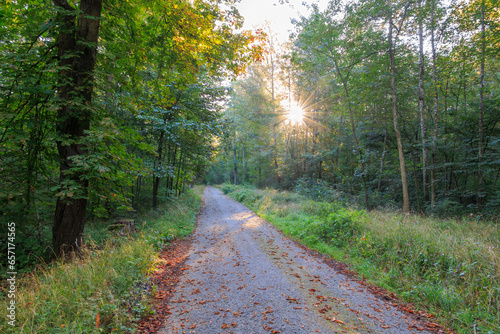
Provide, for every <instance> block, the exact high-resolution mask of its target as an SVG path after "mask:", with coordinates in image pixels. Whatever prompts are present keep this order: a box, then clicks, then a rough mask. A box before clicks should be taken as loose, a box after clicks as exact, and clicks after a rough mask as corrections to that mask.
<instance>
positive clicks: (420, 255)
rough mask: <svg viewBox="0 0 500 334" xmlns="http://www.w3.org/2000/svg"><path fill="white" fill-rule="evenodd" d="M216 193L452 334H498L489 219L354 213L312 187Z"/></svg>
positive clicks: (496, 239) (498, 286)
mask: <svg viewBox="0 0 500 334" xmlns="http://www.w3.org/2000/svg"><path fill="white" fill-rule="evenodd" d="M221 189H222V190H223V191H224V193H226V194H228V195H229V196H231V197H232V198H234V199H236V200H237V201H239V202H242V203H244V204H245V205H247V206H249V207H250V208H251V209H252V210H254V211H255V212H256V213H257V214H259V215H260V216H262V217H263V218H265V219H266V220H267V221H269V222H271V223H272V224H273V225H275V226H276V227H277V228H279V229H280V230H281V231H283V232H284V233H285V234H286V235H287V236H289V237H292V238H293V239H295V240H298V241H300V242H301V243H303V244H305V245H307V246H308V247H310V248H312V249H315V250H317V251H319V252H321V253H324V254H327V255H329V256H331V257H333V258H334V259H336V260H339V261H342V262H344V263H348V264H350V265H351V267H352V269H353V270H354V271H356V272H357V273H358V274H359V275H360V277H361V275H363V276H364V277H365V278H366V279H367V280H369V281H371V282H372V283H374V284H376V285H379V286H381V287H383V288H386V289H388V290H390V291H393V292H395V293H396V294H397V295H398V296H400V297H401V298H402V299H403V300H404V301H407V302H412V303H413V304H415V305H416V306H417V307H422V308H426V309H428V310H430V311H431V312H433V313H434V314H436V315H437V316H438V318H440V319H441V320H442V322H444V324H445V325H448V326H450V327H451V328H453V329H454V330H456V331H457V332H458V333H498V328H500V312H499V307H500V280H499V278H500V254H499V246H500V228H499V227H498V224H495V222H487V221H481V220H478V219H476V217H475V216H470V217H467V218H462V219H459V220H458V219H457V220H453V219H438V218H432V217H422V216H419V215H413V214H410V215H404V214H402V213H399V212H394V210H386V211H384V210H377V211H365V210H357V209H355V208H353V207H351V206H349V205H348V204H346V203H345V202H342V201H324V200H321V199H318V198H317V196H319V195H321V194H323V195H326V193H325V192H314V189H309V190H308V191H304V189H298V190H299V191H300V192H301V193H298V192H286V191H278V190H271V189H266V190H258V189H255V188H251V187H245V186H235V185H229V184H224V185H222V186H221ZM301 190H302V191H301ZM315 196H316V198H314V197H315Z"/></svg>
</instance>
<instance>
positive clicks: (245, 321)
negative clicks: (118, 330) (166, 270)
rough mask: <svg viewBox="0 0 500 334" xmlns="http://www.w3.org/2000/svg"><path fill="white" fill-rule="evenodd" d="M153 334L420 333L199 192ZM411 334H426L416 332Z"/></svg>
mask: <svg viewBox="0 0 500 334" xmlns="http://www.w3.org/2000/svg"><path fill="white" fill-rule="evenodd" d="M203 199H204V205H203V208H202V211H201V213H200V215H199V218H198V226H197V228H196V231H195V234H194V238H193V244H192V246H191V249H190V253H189V259H188V261H187V262H186V266H185V268H183V272H184V274H183V276H182V277H181V280H180V282H179V284H178V286H177V288H176V291H175V292H174V295H173V297H172V298H171V301H170V312H171V315H170V316H169V318H168V319H166V325H165V326H164V327H163V328H162V330H161V331H160V333H207V334H212V333H266V334H268V333H416V332H417V329H419V327H420V329H422V325H421V324H419V323H416V322H415V320H412V318H411V317H410V316H409V315H407V314H404V313H401V312H400V311H398V310H397V309H396V308H395V307H393V304H392V302H390V301H388V302H385V301H383V300H381V299H380V298H377V297H376V296H374V295H373V294H371V293H370V292H369V291H367V289H366V287H365V286H363V285H361V284H359V283H356V282H355V281H353V280H351V279H349V278H348V277H347V276H345V275H343V274H341V273H338V272H337V271H335V270H334V269H332V268H331V267H329V266H328V265H326V264H325V263H324V262H322V261H321V260H319V259H317V258H316V257H313V256H310V255H309V254H308V252H307V251H306V250H304V249H302V248H300V247H298V246H297V245H296V244H295V243H294V242H292V241H290V240H288V239H287V238H284V237H283V236H282V235H281V234H280V233H279V232H277V230H276V229H275V228H274V227H272V226H271V225H269V224H268V223H267V222H265V221H264V220H262V219H261V218H259V217H258V216H257V215H255V214H254V213H253V212H252V211H250V210H249V209H248V208H247V207H245V206H244V205H242V204H240V203H238V202H236V201H234V200H232V199H230V198H228V197H227V196H224V195H223V194H222V192H221V191H220V190H218V189H215V188H210V187H208V188H206V190H205V193H204V196H203ZM418 333H428V332H425V331H421V330H419V331H418Z"/></svg>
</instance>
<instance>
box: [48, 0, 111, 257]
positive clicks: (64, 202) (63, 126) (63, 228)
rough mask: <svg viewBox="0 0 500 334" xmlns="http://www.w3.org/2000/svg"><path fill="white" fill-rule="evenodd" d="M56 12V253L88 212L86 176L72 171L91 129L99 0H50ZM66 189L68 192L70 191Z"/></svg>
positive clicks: (78, 241) (66, 248)
mask: <svg viewBox="0 0 500 334" xmlns="http://www.w3.org/2000/svg"><path fill="white" fill-rule="evenodd" d="M53 3H54V6H55V7H56V10H57V11H58V18H57V21H58V24H59V26H58V29H59V34H58V37H57V48H58V59H59V66H60V67H59V73H58V81H59V85H58V94H59V102H60V106H59V109H58V112H57V121H56V129H57V133H58V136H59V139H58V141H57V150H58V153H59V159H60V177H59V184H60V192H59V196H58V198H57V203H56V209H55V215H54V227H53V231H52V232H53V234H52V246H53V248H54V252H55V253H56V254H57V255H59V256H61V255H64V254H68V253H70V252H73V251H77V250H78V249H79V248H80V246H81V245H82V234H83V229H84V225H85V216H86V211H87V188H88V180H87V179H86V177H85V174H84V173H82V172H74V171H72V170H71V169H72V167H74V158H75V157H79V156H85V155H86V154H87V151H86V149H85V147H84V145H83V143H82V139H83V138H84V137H85V136H86V133H85V132H86V131H87V130H89V129H90V120H91V117H92V116H91V111H90V109H91V104H92V92H93V88H94V77H93V72H94V67H95V63H96V55H97V41H98V37H99V22H100V16H101V10H102V1H101V0H82V1H80V9H79V11H77V10H76V9H75V8H73V7H72V6H71V5H69V3H68V2H67V1H66V0H54V1H53ZM70 194H72V195H71V196H70Z"/></svg>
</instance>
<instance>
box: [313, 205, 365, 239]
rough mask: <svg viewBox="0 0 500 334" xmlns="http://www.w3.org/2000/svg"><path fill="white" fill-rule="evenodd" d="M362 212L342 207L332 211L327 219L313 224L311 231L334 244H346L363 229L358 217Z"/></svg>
mask: <svg viewBox="0 0 500 334" xmlns="http://www.w3.org/2000/svg"><path fill="white" fill-rule="evenodd" d="M360 213H361V212H360V211H352V210H347V209H343V208H341V209H339V210H338V211H335V212H332V213H330V214H329V215H328V217H327V218H326V219H325V220H322V221H319V222H315V223H313V224H311V225H310V232H309V233H312V234H314V235H316V236H318V238H319V239H320V240H322V241H325V242H327V243H331V244H332V245H334V246H337V247H343V246H346V245H348V244H349V243H350V241H351V240H352V239H353V238H355V237H356V236H358V235H359V233H360V231H361V228H360V226H359V222H358V219H357V217H358V216H359V215H360Z"/></svg>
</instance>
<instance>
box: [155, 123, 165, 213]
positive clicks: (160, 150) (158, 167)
mask: <svg viewBox="0 0 500 334" xmlns="http://www.w3.org/2000/svg"><path fill="white" fill-rule="evenodd" d="M163 137H164V132H163V131H162V132H161V134H160V139H159V140H158V160H157V161H158V164H157V165H156V168H155V170H154V171H153V209H154V210H156V208H157V207H158V190H159V189H160V181H161V177H160V176H159V175H158V173H161V170H162V168H161V166H162V159H163Z"/></svg>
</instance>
